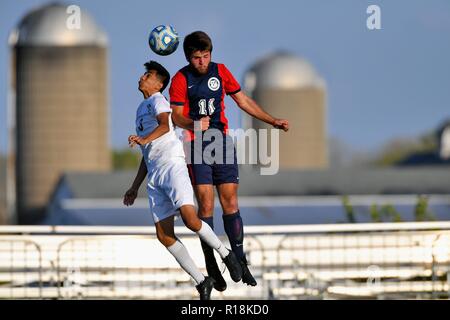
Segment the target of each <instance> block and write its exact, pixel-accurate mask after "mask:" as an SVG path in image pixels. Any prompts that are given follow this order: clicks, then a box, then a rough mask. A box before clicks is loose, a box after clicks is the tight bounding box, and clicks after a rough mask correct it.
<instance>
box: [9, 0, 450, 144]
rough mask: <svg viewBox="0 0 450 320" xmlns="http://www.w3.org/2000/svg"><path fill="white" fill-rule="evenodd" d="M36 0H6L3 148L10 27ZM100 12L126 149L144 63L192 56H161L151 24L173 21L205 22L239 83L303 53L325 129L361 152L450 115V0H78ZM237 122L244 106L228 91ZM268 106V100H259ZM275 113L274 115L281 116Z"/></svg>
mask: <svg viewBox="0 0 450 320" xmlns="http://www.w3.org/2000/svg"><path fill="white" fill-rule="evenodd" d="M45 3H48V1H40V0H0V152H1V153H5V152H6V150H7V129H6V127H7V124H6V116H7V112H6V104H7V80H8V72H9V65H8V63H9V47H8V43H7V39H8V35H9V33H10V31H11V30H12V29H13V28H14V26H15V25H17V23H18V22H19V20H20V19H21V17H22V16H23V15H24V14H26V13H27V11H28V10H30V9H32V8H34V7H36V6H39V5H41V4H45ZM64 3H67V4H68V5H69V4H76V5H78V6H80V8H81V10H82V13H83V10H86V11H87V12H89V14H90V15H91V16H93V17H94V19H95V20H96V22H97V24H98V25H99V26H100V28H102V29H103V30H104V31H105V32H106V34H107V36H108V39H109V56H108V59H109V61H108V62H109V67H110V71H109V75H110V78H109V92H110V96H109V109H110V114H109V123H110V126H109V127H110V129H109V130H110V144H111V146H112V147H113V148H122V147H123V148H125V147H126V146H127V137H128V135H129V134H131V133H133V131H134V116H135V109H136V107H137V105H138V104H139V103H140V101H141V100H142V95H141V94H140V92H139V91H138V90H137V86H136V85H137V80H138V77H139V76H140V75H141V73H142V72H143V70H144V69H143V66H142V64H143V63H144V62H145V61H147V60H150V59H154V60H158V61H159V62H161V63H162V64H164V65H165V66H166V67H167V68H168V70H169V71H170V73H171V74H174V73H175V72H176V71H177V70H178V69H180V68H181V67H182V66H184V65H185V64H186V60H185V58H184V55H183V50H182V48H181V45H180V47H179V49H178V50H177V51H176V52H175V53H174V54H172V55H170V56H167V57H161V56H156V55H155V54H154V53H153V52H152V51H151V50H150V49H149V46H148V42H147V39H148V35H149V32H150V31H151V29H152V28H153V27H155V26H157V25H159V24H170V25H172V26H174V27H175V29H176V30H177V31H178V33H179V34H180V36H181V37H183V36H185V35H187V34H188V33H190V32H192V31H195V30H203V31H206V32H207V33H208V34H209V35H210V36H211V38H212V40H213V44H214V50H213V61H216V62H221V63H225V64H226V65H227V66H228V68H229V69H230V70H231V71H232V73H233V74H234V75H235V77H236V78H237V79H238V80H239V81H240V82H241V84H242V82H243V81H242V79H243V76H244V74H245V72H246V70H248V69H249V67H251V65H252V64H253V63H254V62H255V61H256V60H257V59H259V58H261V57H262V56H264V55H266V54H269V53H271V52H274V51H277V50H285V51H289V52H291V53H293V54H295V55H298V56H299V57H301V58H304V59H306V60H307V61H309V63H311V65H312V66H313V67H314V68H315V70H316V71H317V73H318V74H319V75H320V76H321V77H322V78H323V79H324V80H325V83H326V88H327V119H326V121H327V132H328V135H329V136H330V137H333V138H336V139H339V140H341V141H343V142H344V143H345V144H347V145H349V146H351V147H352V148H354V149H356V150H358V151H368V152H373V151H374V150H377V149H379V148H381V147H382V146H383V145H384V144H386V143H387V142H389V141H390V140H392V139H394V138H400V137H404V138H411V137H417V136H420V135H421V134H424V133H427V132H429V131H431V130H434V129H436V128H437V126H439V125H440V124H441V123H442V122H443V121H445V120H446V119H448V118H450V103H449V101H450V1H448V0H430V1H422V0H417V1H415V0H396V1H381V0H373V1H364V0H340V1H336V0H307V1H306V0H302V1H299V0H297V1H292V0H277V1H265V0H259V1H251V0H247V1H237V0H229V1H209V2H205V1H199V0H190V1H182V0H172V1H170V5H167V3H165V2H164V1H158V2H157V1H148V0H127V1H106V0H86V1H83V0H80V1H75V0H72V1H70V2H64ZM372 4H374V5H378V6H379V7H380V9H381V29H380V30H369V29H368V28H367V25H366V20H367V18H368V17H369V15H370V14H368V13H367V12H366V10H367V7H368V6H369V5H372ZM226 105H227V112H228V118H229V120H230V126H231V127H232V128H236V127H239V119H240V110H239V109H238V108H237V107H236V106H235V105H234V102H232V100H231V99H229V98H227V100H226ZM262 107H264V106H262ZM275 116H276V115H275Z"/></svg>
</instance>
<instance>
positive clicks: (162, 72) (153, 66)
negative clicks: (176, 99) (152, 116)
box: [144, 60, 170, 92]
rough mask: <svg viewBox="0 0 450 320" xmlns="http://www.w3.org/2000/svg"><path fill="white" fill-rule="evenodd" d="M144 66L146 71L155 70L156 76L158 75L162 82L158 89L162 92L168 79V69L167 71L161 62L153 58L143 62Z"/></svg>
mask: <svg viewBox="0 0 450 320" xmlns="http://www.w3.org/2000/svg"><path fill="white" fill-rule="evenodd" d="M144 66H145V70H147V72H149V71H152V70H155V71H156V76H157V77H158V79H159V80H161V82H162V84H163V86H162V88H161V90H159V92H163V91H164V89H165V88H166V87H167V85H168V84H169V81H170V73H169V71H167V69H166V68H164V67H163V66H162V65H161V64H159V63H158V62H156V61H153V60H150V61H149V62H146V63H144Z"/></svg>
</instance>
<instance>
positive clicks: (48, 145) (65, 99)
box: [8, 4, 111, 224]
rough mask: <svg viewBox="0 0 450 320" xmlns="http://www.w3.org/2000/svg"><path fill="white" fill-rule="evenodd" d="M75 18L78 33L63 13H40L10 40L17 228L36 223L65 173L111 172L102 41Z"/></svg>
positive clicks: (58, 8) (57, 7) (85, 18)
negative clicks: (77, 22)
mask: <svg viewBox="0 0 450 320" xmlns="http://www.w3.org/2000/svg"><path fill="white" fill-rule="evenodd" d="M79 13H80V15H79V18H80V20H79V22H80V24H79V25H78V27H79V28H77V26H75V27H74V26H73V25H70V23H68V19H72V18H73V11H70V10H68V6H65V5H62V4H49V5H45V6H43V7H40V8H37V9H36V10H33V11H31V12H30V13H28V14H27V15H25V16H24V18H23V19H22V20H21V21H20V23H19V25H18V27H17V28H16V29H15V30H14V31H13V32H12V33H11V35H10V39H9V42H10V46H11V57H12V59H11V81H10V82H11V87H10V105H11V106H12V107H11V110H10V115H12V118H13V121H12V124H11V125H10V135H11V137H12V141H11V146H10V155H11V161H9V164H10V165H9V170H10V172H15V175H12V176H13V177H14V178H13V179H14V181H9V183H8V185H9V186H13V187H15V190H16V191H15V195H14V197H12V198H14V199H12V200H11V201H13V202H14V203H15V206H11V205H9V207H13V208H15V210H16V214H17V219H16V221H15V222H18V223H19V224H32V223H38V222H39V220H40V219H41V218H42V216H43V214H44V212H45V206H46V204H47V202H48V200H49V197H50V196H51V192H52V191H53V189H54V187H55V183H56V182H57V180H58V178H59V177H60V175H61V174H62V173H63V172H65V171H106V170H109V169H110V167H111V160H110V153H109V141H108V107H107V105H108V101H107V95H108V83H107V81H108V80H107V72H108V69H107V38H106V35H105V34H104V33H103V32H102V31H101V30H100V29H99V27H98V26H97V25H96V24H95V22H94V20H93V19H92V18H91V17H90V16H89V15H88V13H86V12H85V11H84V10H81V11H80V12H79ZM14 166H15V168H12V167H14ZM9 176H11V175H9ZM11 201H10V202H11Z"/></svg>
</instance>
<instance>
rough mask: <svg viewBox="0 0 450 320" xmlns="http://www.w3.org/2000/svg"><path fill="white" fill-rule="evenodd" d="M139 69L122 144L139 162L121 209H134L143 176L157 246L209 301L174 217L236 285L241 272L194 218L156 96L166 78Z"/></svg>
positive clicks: (179, 148) (161, 71)
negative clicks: (137, 98)
mask: <svg viewBox="0 0 450 320" xmlns="http://www.w3.org/2000/svg"><path fill="white" fill-rule="evenodd" d="M145 67H146V72H145V73H144V74H143V75H142V76H141V78H140V79H139V91H141V92H142V94H143V95H144V101H142V103H141V104H140V105H139V107H138V109H137V113H136V135H130V136H129V138H128V142H129V143H130V146H134V145H135V144H138V145H140V147H141V151H142V155H143V157H142V161H141V164H140V166H139V169H138V172H137V175H136V178H135V179H134V181H133V184H132V186H131V188H130V189H129V190H127V192H126V193H125V195H124V200H123V203H124V204H125V205H127V206H129V205H132V204H133V203H134V200H135V199H136V197H137V193H138V189H139V186H140V185H141V183H142V181H143V180H144V179H145V176H147V177H148V183H147V191H148V197H149V204H150V212H151V214H152V216H153V220H154V223H155V227H156V234H157V237H158V240H159V241H160V242H161V243H162V244H163V245H164V246H165V247H166V248H167V250H168V251H169V252H170V253H171V254H172V255H173V256H174V257H175V259H176V260H177V262H178V263H179V264H180V266H181V267H182V268H183V269H184V270H185V271H186V272H187V273H188V274H189V275H190V276H191V277H192V278H193V279H194V281H195V282H196V288H197V290H198V292H199V294H200V299H201V300H209V299H210V295H211V290H212V288H213V285H214V279H213V278H211V277H205V276H204V275H203V274H202V272H201V271H200V270H199V269H198V267H197V266H196V265H195V263H194V261H193V260H192V258H191V257H190V255H189V253H188V252H187V250H186V248H185V247H184V245H183V244H182V243H181V241H180V240H179V239H178V238H177V237H176V236H175V233H174V216H175V215H176V214H178V213H179V214H181V217H182V219H183V222H184V224H185V225H186V227H188V228H189V229H190V230H192V231H194V232H195V233H197V234H198V236H199V237H200V239H201V240H203V241H205V242H206V243H207V244H208V245H209V246H210V247H211V248H213V249H215V250H216V251H217V252H218V253H219V255H220V256H221V257H222V259H223V261H224V262H225V265H226V266H227V268H228V271H229V272H230V276H231V278H232V279H233V280H234V281H235V282H238V281H240V280H241V278H242V269H241V266H240V264H239V262H238V260H237V258H236V256H235V255H234V253H233V252H232V251H231V250H228V249H227V248H226V247H225V246H224V245H223V243H222V242H221V241H220V240H219V238H218V237H217V235H216V234H215V233H214V231H212V229H211V228H210V227H209V225H208V224H207V223H204V222H203V221H202V220H200V219H199V218H198V216H197V212H196V210H195V207H194V197H193V193H194V192H193V189H192V185H191V181H190V178H189V174H188V171H187V166H186V161H185V156H184V151H183V145H182V143H181V141H180V140H179V139H178V138H177V136H176V134H175V132H174V128H173V124H172V120H171V116H170V113H171V108H170V104H169V102H168V101H167V100H166V98H165V97H164V96H163V95H162V94H161V92H163V91H164V89H165V88H166V86H167V84H168V83H169V79H170V75H169V72H168V71H167V70H166V69H165V68H164V67H163V66H161V65H160V64H159V63H157V62H155V61H150V62H147V63H146V64H145Z"/></svg>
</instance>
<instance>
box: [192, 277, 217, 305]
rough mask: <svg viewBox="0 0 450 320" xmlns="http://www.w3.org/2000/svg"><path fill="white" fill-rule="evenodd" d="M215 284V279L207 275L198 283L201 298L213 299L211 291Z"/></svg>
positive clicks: (197, 287)
mask: <svg viewBox="0 0 450 320" xmlns="http://www.w3.org/2000/svg"><path fill="white" fill-rule="evenodd" d="M213 286H214V279H213V278H211V277H205V280H203V281H202V282H201V283H200V284H198V285H196V286H195V288H196V289H197V291H198V293H199V294H200V300H211V291H212V289H213Z"/></svg>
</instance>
